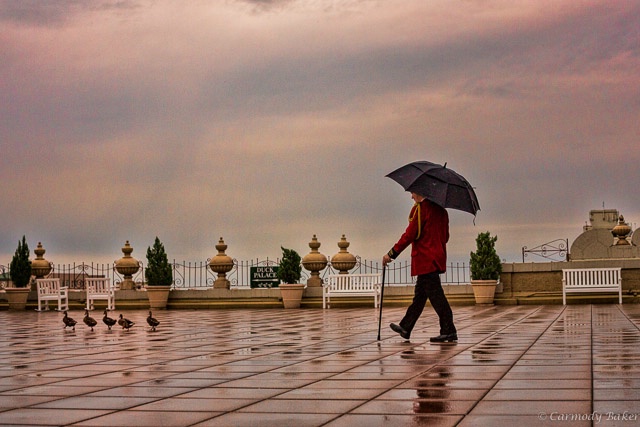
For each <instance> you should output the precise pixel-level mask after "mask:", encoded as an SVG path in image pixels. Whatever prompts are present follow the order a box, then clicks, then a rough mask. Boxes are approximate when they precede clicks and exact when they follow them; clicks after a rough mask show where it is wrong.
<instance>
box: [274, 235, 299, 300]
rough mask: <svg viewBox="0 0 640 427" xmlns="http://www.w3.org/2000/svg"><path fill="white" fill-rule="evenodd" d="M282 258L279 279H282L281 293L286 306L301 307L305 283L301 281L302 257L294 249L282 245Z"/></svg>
mask: <svg viewBox="0 0 640 427" xmlns="http://www.w3.org/2000/svg"><path fill="white" fill-rule="evenodd" d="M280 249H282V258H281V259H280V264H278V273H277V274H278V280H280V286H279V287H280V295H282V303H283V304H284V308H300V303H301V302H302V293H303V292H304V288H305V285H303V284H301V283H299V282H300V276H301V274H302V265H301V264H300V263H301V261H302V259H301V258H300V255H298V253H297V252H296V251H295V250H293V249H286V248H283V247H282V246H281V247H280Z"/></svg>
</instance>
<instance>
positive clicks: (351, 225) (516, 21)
mask: <svg viewBox="0 0 640 427" xmlns="http://www.w3.org/2000/svg"><path fill="white" fill-rule="evenodd" d="M638 22H640V2H638V1H637V0H633V1H625V0H618V1H614V2H611V1H604V0H603V1H589V0H585V1H581V0H571V1H558V0H516V1H514V0H477V1H473V0H459V1H456V0H428V1H427V0H384V1H382V0H361V1H356V0H333V1H331V0H329V1H321V0H308V1H304V0H273V1H268V0H261V1H249V0H238V1H233V0H225V1H214V2H212V1H188V2H182V1H180V2H176V1H169V0H155V1H146V0H122V1H107V0H95V1H90V0H87V1H81V2H78V1H55V2H43V1H37V0H15V1H10V0H0V141H1V143H2V145H1V147H2V148H1V149H0V182H1V184H0V206H1V207H2V217H1V218H2V221H0V264H4V265H6V264H8V263H9V261H10V258H11V255H12V254H13V252H14V250H15V248H16V246H17V242H18V240H19V239H20V238H21V236H22V235H23V234H25V235H26V236H27V240H28V242H29V245H30V247H31V248H32V249H33V248H34V247H35V246H36V244H37V242H38V241H42V243H43V244H44V246H45V248H46V249H47V254H46V257H47V259H49V260H50V261H53V262H56V263H58V262H69V261H85V262H89V261H106V262H111V261H113V260H115V259H117V258H119V257H120V256H121V252H120V248H121V247H122V245H123V244H124V242H125V240H130V241H131V244H132V246H133V247H134V253H133V255H134V256H136V257H137V258H138V259H141V260H143V259H144V254H145V250H146V247H147V246H149V245H151V244H152V243H153V239H154V237H155V236H156V235H157V236H159V237H160V239H161V240H162V241H163V243H164V244H165V246H166V248H167V252H168V254H169V257H170V258H175V259H178V260H193V261H197V260H206V259H207V258H209V257H211V256H213V255H215V253H216V251H215V247H214V246H215V244H216V242H217V240H218V238H219V237H220V236H223V237H224V239H225V240H226V242H227V244H228V245H229V249H228V251H227V252H228V254H229V255H230V256H232V257H234V258H237V259H255V258H261V259H262V258H264V257H267V256H269V257H271V258H273V257H277V256H278V255H279V254H280V249H279V247H280V245H284V246H285V247H290V248H294V249H296V250H298V251H299V252H300V253H301V254H302V255H304V254H306V253H307V252H308V251H309V248H308V246H307V243H308V242H309V240H310V239H311V236H312V235H313V234H317V235H318V238H319V240H320V241H321V242H322V247H321V248H320V250H321V252H323V253H325V254H326V255H333V254H335V253H336V252H337V250H338V247H337V245H336V242H337V241H338V240H339V239H340V236H341V235H342V234H346V235H347V238H348V239H349V240H350V241H351V247H350V248H349V249H350V252H352V253H354V254H357V255H360V256H362V257H364V258H367V259H379V258H380V257H381V256H382V254H383V253H385V252H386V251H387V250H388V249H389V247H390V246H391V245H392V244H393V243H394V242H395V241H396V240H397V238H398V237H399V236H400V234H401V232H402V231H403V230H404V227H405V226H406V221H407V214H408V211H409V209H410V207H411V200H410V199H409V196H408V194H406V193H404V191H403V190H402V188H401V187H400V186H399V185H398V184H396V183H394V182H393V181H391V180H389V179H388V178H385V175H386V174H387V173H388V172H390V171H391V170H393V169H396V168H397V167H399V166H401V165H403V164H405V163H408V162H411V161H414V160H430V161H433V162H437V163H444V162H447V164H448V167H451V168H452V169H455V170H456V171H458V172H459V173H461V174H463V175H464V176H465V177H466V178H467V179H468V180H469V181H470V182H471V183H472V184H473V185H474V186H475V187H476V192H477V195H478V198H479V200H480V206H481V211H480V212H479V213H478V215H477V218H476V219H475V225H474V223H473V217H472V216H470V215H468V214H463V213H459V212H451V233H452V238H451V241H450V245H449V251H450V259H451V260H455V261H458V260H459V261H467V260H468V253H469V251H471V250H473V248H474V244H475V242H474V239H475V237H476V235H477V233H478V232H482V231H486V230H489V231H490V232H491V233H492V234H497V235H498V238H499V240H498V251H499V253H500V255H501V257H502V258H504V259H506V260H507V261H518V260H519V259H520V253H521V252H520V251H521V247H522V246H529V247H533V246H536V245H538V244H542V243H545V242H547V241H550V240H553V239H557V238H563V239H564V238H567V239H569V240H570V242H571V241H573V239H575V237H577V236H578V235H579V233H580V232H581V229H582V226H583V225H584V224H585V221H587V220H588V213H589V210H591V209H599V208H602V206H603V204H604V205H605V207H607V208H617V209H619V210H620V212H621V213H623V214H624V215H625V218H626V220H627V221H628V222H630V223H631V225H632V226H633V227H634V228H635V226H636V224H637V222H638V221H640V200H639V199H638V197H637V195H638V185H639V183H640V149H639V148H638V147H639V145H638V143H639V135H640V120H639V119H640V77H639V76H640V46H639V43H640V27H639V26H638Z"/></svg>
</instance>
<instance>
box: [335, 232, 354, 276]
mask: <svg viewBox="0 0 640 427" xmlns="http://www.w3.org/2000/svg"><path fill="white" fill-rule="evenodd" d="M350 244H351V243H349V242H348V241H347V238H346V237H345V235H344V234H343V235H342V238H341V239H340V241H339V242H338V247H339V248H340V251H339V252H338V253H337V254H335V255H334V256H333V257H331V267H333V268H335V269H336V270H339V272H340V274H349V270H351V269H352V268H353V267H355V266H356V262H357V260H356V257H355V256H353V255H351V254H350V253H349V252H347V248H348V247H349V245H350Z"/></svg>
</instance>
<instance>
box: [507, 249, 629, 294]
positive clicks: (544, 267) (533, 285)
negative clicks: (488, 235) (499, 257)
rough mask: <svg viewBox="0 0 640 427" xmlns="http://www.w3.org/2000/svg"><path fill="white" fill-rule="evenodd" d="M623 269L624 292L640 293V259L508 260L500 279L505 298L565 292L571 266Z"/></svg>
mask: <svg viewBox="0 0 640 427" xmlns="http://www.w3.org/2000/svg"><path fill="white" fill-rule="evenodd" d="M605 267H621V268H622V290H623V293H625V292H629V291H635V292H637V293H640V258H633V259H607V260H589V261H569V262H544V263H504V264H502V275H501V276H500V281H501V282H502V284H503V295H502V296H503V297H506V298H508V297H509V296H510V295H519V296H526V295H531V294H537V293H552V292H553V293H560V294H561V293H562V270H563V269H567V268H605Z"/></svg>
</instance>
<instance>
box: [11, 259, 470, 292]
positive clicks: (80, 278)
mask: <svg viewBox="0 0 640 427" xmlns="http://www.w3.org/2000/svg"><path fill="white" fill-rule="evenodd" d="M233 263H234V266H233V269H232V270H231V271H229V272H228V273H227V279H228V280H229V282H230V283H231V288H232V289H249V288H250V287H251V273H250V272H251V268H252V267H263V266H274V265H278V263H279V260H278V259H275V260H272V259H269V258H267V259H264V260H259V259H255V260H249V261H238V260H234V262H233ZM171 266H172V268H173V288H174V289H206V288H211V287H213V282H215V280H216V278H217V274H216V273H214V272H213V271H211V269H210V268H209V262H208V261H195V262H187V261H182V262H178V261H175V260H174V261H173V262H172V263H171ZM144 268H145V266H144V264H143V263H142V262H140V270H138V272H137V273H136V274H135V275H133V277H132V280H133V281H134V283H136V286H137V287H138V288H141V287H143V286H144ZM5 270H8V269H6V268H5V267H2V268H0V274H2V273H4V275H5V276H8V271H5ZM381 272H382V264H381V263H380V262H374V261H366V260H361V259H360V258H359V257H356V265H355V267H354V268H353V269H351V270H350V271H349V273H353V274H356V273H381ZM337 273H339V271H338V270H335V269H334V268H332V267H331V264H330V263H329V264H328V265H327V267H326V268H325V269H323V270H322V271H321V272H320V277H321V278H324V277H326V276H327V275H329V274H337ZM49 277H58V278H60V280H61V282H62V284H63V286H67V287H68V288H69V289H84V282H85V279H86V278H88V277H107V278H110V279H111V280H112V281H113V282H114V283H115V284H116V285H118V284H120V283H121V282H122V281H123V280H124V277H123V276H122V275H121V274H120V273H118V272H117V270H116V269H115V266H114V264H106V263H105V264H100V263H72V264H53V269H52V271H51V273H50V274H49ZM309 277H310V272H309V271H307V270H305V269H304V268H303V269H302V277H301V279H300V281H301V282H302V283H306V281H307V279H308V278H309ZM469 277H470V272H469V266H468V264H465V263H451V264H449V265H448V267H447V272H446V273H444V274H442V275H441V280H442V283H443V284H449V285H459V284H467V283H469ZM3 283H6V282H2V281H0V285H2V284H3ZM414 283H415V278H413V277H412V276H411V263H410V262H409V261H395V262H393V263H391V264H389V265H387V269H386V272H385V285H389V286H402V285H412V284H414Z"/></svg>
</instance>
